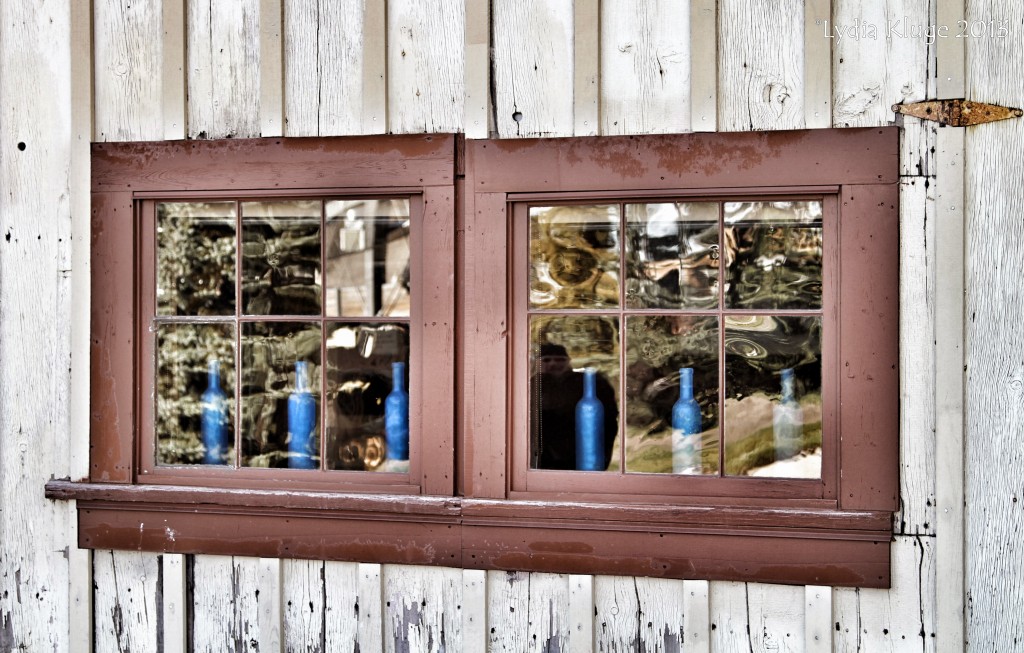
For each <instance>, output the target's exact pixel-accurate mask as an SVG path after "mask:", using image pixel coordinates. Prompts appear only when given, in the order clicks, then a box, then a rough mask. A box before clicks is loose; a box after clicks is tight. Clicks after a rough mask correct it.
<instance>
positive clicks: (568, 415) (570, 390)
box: [530, 343, 619, 469]
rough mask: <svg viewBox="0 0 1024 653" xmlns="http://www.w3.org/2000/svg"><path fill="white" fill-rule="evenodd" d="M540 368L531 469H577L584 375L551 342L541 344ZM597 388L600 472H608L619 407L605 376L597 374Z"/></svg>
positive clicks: (533, 390) (535, 380) (533, 391)
mask: <svg viewBox="0 0 1024 653" xmlns="http://www.w3.org/2000/svg"><path fill="white" fill-rule="evenodd" d="M537 368H538V372H537V373H536V374H534V375H533V376H532V377H531V378H530V398H531V401H530V404H531V410H530V413H531V414H530V440H531V444H532V447H531V451H530V454H531V455H530V460H531V467H533V468H534V469H576V404H577V403H578V402H579V400H580V399H581V398H582V397H583V385H584V381H583V374H582V373H580V372H577V371H575V370H573V368H572V361H571V360H570V358H569V354H568V352H567V351H566V349H565V347H563V346H562V345H555V344H550V343H548V344H544V345H541V347H540V357H539V359H538V361H537ZM596 386H597V387H596V394H597V399H598V401H600V402H601V404H602V406H603V407H604V429H603V431H604V464H603V465H602V466H601V469H607V468H608V464H609V463H610V462H611V458H612V447H613V446H614V444H615V436H616V435H617V434H618V430H619V406H618V402H617V401H616V398H615V390H614V389H613V388H612V385H611V384H610V383H609V382H608V380H607V379H606V378H605V377H604V375H603V374H600V373H598V374H597V379H596Z"/></svg>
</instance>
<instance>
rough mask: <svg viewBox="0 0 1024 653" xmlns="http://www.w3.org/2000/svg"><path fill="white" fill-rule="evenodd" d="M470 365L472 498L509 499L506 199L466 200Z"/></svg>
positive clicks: (467, 422) (468, 480) (468, 484)
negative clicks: (506, 441) (507, 484)
mask: <svg viewBox="0 0 1024 653" xmlns="http://www.w3.org/2000/svg"><path fill="white" fill-rule="evenodd" d="M466 203H467V209H468V210H469V211H471V213H470V214H469V215H467V216H466V227H465V239H466V248H465V256H466V259H465V268H464V276H463V278H464V279H466V282H465V283H466V285H465V289H464V293H465V297H466V304H465V315H466V324H465V327H464V331H463V333H465V334H466V338H467V340H466V367H465V376H464V377H463V378H464V379H465V380H464V385H463V387H462V397H463V398H462V402H463V403H462V406H463V419H464V429H465V434H464V436H463V437H464V440H465V443H466V450H465V463H464V464H465V466H466V476H465V481H464V486H465V491H466V493H467V494H469V495H470V496H473V497H478V498H491V499H498V498H502V497H504V496H505V491H506V487H505V482H506V481H505V479H506V469H507V467H506V466H507V464H508V461H507V459H506V451H505V437H506V433H507V428H508V427H507V425H508V413H507V406H508V398H507V395H508V360H507V347H508V338H509V334H508V321H507V319H506V315H507V311H508V283H509V282H508V278H507V269H508V260H507V259H508V252H507V249H506V247H507V244H506V243H507V233H508V231H507V221H506V220H505V206H506V204H505V196H504V195H503V194H492V193H476V194H473V195H470V197H468V198H466Z"/></svg>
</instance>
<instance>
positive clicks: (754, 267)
mask: <svg viewBox="0 0 1024 653" xmlns="http://www.w3.org/2000/svg"><path fill="white" fill-rule="evenodd" d="M738 199H742V200H743V201H734V200H733V199H731V198H721V199H718V200H717V201H707V200H699V201H660V200H659V201H647V202H628V201H627V202H619V203H608V202H599V203H595V204H583V203H574V204H555V203H552V204H548V203H544V204H534V205H531V206H529V207H528V209H526V210H525V211H522V210H521V211H520V212H519V213H520V214H522V213H526V214H527V215H528V227H527V231H528V234H529V237H528V239H527V245H526V249H527V252H528V253H527V255H526V258H527V259H528V261H529V263H528V265H527V269H528V274H527V276H528V287H529V293H528V298H529V301H528V305H527V307H526V320H527V323H528V329H529V335H528V338H527V342H528V348H529V363H528V369H529V392H528V401H527V403H528V409H527V411H528V414H529V418H528V423H529V445H528V448H529V452H530V453H529V468H530V469H531V470H591V471H607V472H624V473H626V474H631V475H632V474H636V473H647V474H667V475H677V476H693V475H703V476H760V477H774V478H786V479H821V478H822V474H823V470H822V464H821V456H822V442H823V428H822V425H823V423H824V422H823V419H822V416H823V415H826V414H827V411H825V410H823V405H822V397H823V395H824V394H825V393H823V391H822V385H823V384H822V358H823V352H822V338H821V330H822V324H823V320H824V318H825V316H824V310H823V294H824V293H823V288H824V286H825V283H826V277H828V278H829V279H831V278H832V277H833V275H834V271H832V270H828V271H825V270H824V267H823V263H822V262H823V252H824V236H825V234H826V231H825V229H824V228H823V224H824V221H823V213H824V206H825V202H824V201H823V199H822V198H812V199H788V198H770V199H769V198H766V199H751V200H746V199H743V198H738ZM833 205H834V202H833ZM833 213H834V211H833ZM523 217H524V218H526V216H523ZM520 228H521V227H520ZM516 229H517V227H516V226H515V225H514V226H513V230H516ZM833 230H834V228H833ZM620 234H625V237H624V238H620ZM830 237H832V238H835V235H834V234H832V235H831V236H830ZM620 270H625V275H624V276H625V282H624V283H623V284H620V283H619V271H620ZM520 278H521V277H520ZM719 279H724V280H725V283H724V284H719V283H718V280H719ZM520 294H521V293H520ZM828 355H829V353H828V352H825V353H824V356H826V357H827V356H828ZM588 375H592V376H594V377H595V378H596V380H595V382H594V385H595V387H596V388H598V389H601V390H603V392H597V393H596V394H597V395H598V396H597V402H598V403H599V404H600V405H601V409H600V410H601V413H602V414H603V420H601V421H600V424H599V426H597V427H596V428H595V427H593V425H591V427H590V430H589V434H588V431H587V427H586V426H579V425H580V424H584V425H585V424H587V423H588V422H586V420H585V419H583V418H580V419H582V420H583V421H578V419H577V417H578V415H579V414H578V413H577V402H578V401H580V399H581V398H582V397H583V395H584V387H585V384H586V377H587V376H588ZM683 377H685V379H686V381H685V385H686V386H687V387H688V388H689V387H692V391H693V398H694V400H695V401H696V405H697V407H699V416H697V414H696V411H697V410H698V408H696V407H695V408H693V409H690V415H691V417H690V418H689V420H688V423H686V424H684V422H687V420H686V419H685V417H684V418H681V417H680V415H682V413H680V412H679V409H678V408H676V404H677V403H679V402H677V400H678V399H680V398H681V396H682V394H683V393H684V392H685V391H683V390H682V387H681V378H683ZM825 396H826V398H827V395H825ZM586 401H589V400H586ZM586 401H583V402H581V403H580V404H579V405H582V404H583V403H586ZM520 410H521V408H520ZM674 415H675V418H674V417H673V416H674ZM577 426H579V428H576V427H577ZM623 435H624V436H625V437H624V441H625V446H624V447H623V444H622V443H623V437H622V436H623ZM830 435H831V436H832V437H834V434H830ZM588 438H589V440H588ZM588 442H590V444H587V443H588ZM577 443H579V444H580V445H581V446H582V449H578V448H577V446H576V445H577ZM723 443H724V444H723ZM602 449H603V450H602ZM609 449H610V450H609ZM623 449H624V450H623ZM832 450H833V451H834V447H833V449H832ZM581 451H591V452H593V451H600V452H601V453H599V454H594V455H592V456H590V459H587V456H586V455H584V454H583V453H580V455H579V456H578V457H577V456H576V454H577V453H579V452H581ZM595 456H596V458H597V459H600V458H601V457H602V456H603V459H602V460H600V462H597V460H596V459H595ZM528 477H529V476H528ZM819 482H820V481H819Z"/></svg>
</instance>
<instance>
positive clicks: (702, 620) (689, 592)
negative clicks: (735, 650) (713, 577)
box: [683, 580, 711, 653]
mask: <svg viewBox="0 0 1024 653" xmlns="http://www.w3.org/2000/svg"><path fill="white" fill-rule="evenodd" d="M708 588H709V583H708V581H706V580H684V581H683V651H684V653H709V652H710V651H711V618H710V609H711V602H710V595H709V591H708Z"/></svg>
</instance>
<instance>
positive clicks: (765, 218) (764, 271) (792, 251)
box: [724, 201, 822, 309]
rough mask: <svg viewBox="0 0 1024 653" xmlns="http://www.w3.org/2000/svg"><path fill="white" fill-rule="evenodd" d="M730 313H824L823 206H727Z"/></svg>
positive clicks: (791, 204)
mask: <svg viewBox="0 0 1024 653" xmlns="http://www.w3.org/2000/svg"><path fill="white" fill-rule="evenodd" d="M724 209H725V224H726V237H725V242H726V243H727V247H728V248H729V251H728V252H726V259H725V260H726V263H727V266H728V267H727V273H726V274H727V283H728V285H727V286H726V301H725V304H726V306H727V307H728V308H807V309H813V308H821V280H822V277H821V263H822V227H821V202H817V201H815V202H726V203H725V204H724Z"/></svg>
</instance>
